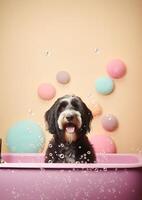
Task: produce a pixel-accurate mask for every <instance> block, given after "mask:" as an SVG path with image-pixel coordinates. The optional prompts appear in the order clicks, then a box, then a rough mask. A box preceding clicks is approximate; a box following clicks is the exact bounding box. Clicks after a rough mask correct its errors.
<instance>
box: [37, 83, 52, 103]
mask: <svg viewBox="0 0 142 200" xmlns="http://www.w3.org/2000/svg"><path fill="white" fill-rule="evenodd" d="M55 95H56V89H55V87H54V86H53V85H51V84H48V83H43V84H41V85H40V86H39V87H38V96H39V97H40V98H41V99H43V100H50V99H52V98H53V97H54V96H55Z"/></svg>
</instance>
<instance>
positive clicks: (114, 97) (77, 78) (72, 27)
mask: <svg viewBox="0 0 142 200" xmlns="http://www.w3.org/2000/svg"><path fill="white" fill-rule="evenodd" d="M95 48H99V49H100V53H99V54H95ZM47 51H48V52H49V55H48V56H47V55H46V52H47ZM113 58H121V59H122V60H124V61H125V63H126V64H127V75H126V76H125V77H124V78H123V79H120V80H116V81H115V85H116V88H115V91H114V92H113V94H111V95H109V96H101V95H99V94H97V93H96V91H95V87H94V83H95V80H96V78H98V77H99V76H102V75H107V73H106V64H107V63H108V61H109V60H111V59H113ZM59 70H67V71H68V72H69V73H70V74H71V82H70V84H68V85H66V86H63V85H60V84H59V83H57V81H56V73H57V72H58V71H59ZM141 74H142V1H141V0H125V1H124V0H119V1H117V0H107V1H106V0H92V1H91V0H86V1H85V0H78V1H73V0H70V1H67V0H56V1H55V0H51V1H49V0H40V1H38V0H0V99H1V103H0V137H2V138H3V140H4V146H3V151H7V149H6V145H5V138H6V133H7V130H8V128H9V127H10V126H11V125H12V124H13V123H15V122H16V121H19V120H23V119H33V120H34V121H36V122H37V123H39V124H40V125H41V126H42V128H43V129H44V131H45V126H44V119H43V115H44V113H45V111H46V110H47V109H48V108H49V107H50V106H51V105H52V104H53V102H54V101H55V99H56V98H57V97H59V96H62V95H64V94H77V95H79V96H81V97H82V99H83V100H84V101H85V102H86V103H87V104H88V105H90V103H91V102H92V101H97V102H99V103H100V104H101V105H102V107H103V113H104V114H105V113H112V114H114V115H116V116H117V118H118V119H119V123H120V126H119V129H117V131H115V132H113V133H107V132H105V131H104V130H103V129H102V127H101V123H100V119H101V117H97V118H96V119H95V120H94V121H93V123H92V133H91V134H94V133H96V134H101V133H105V134H108V135H111V136H112V138H113V139H114V141H115V142H116V145H117V149H118V152H140V151H141V150H142V126H141V125H142V120H141V116H142V109H141V100H142V89H141V87H142V86H141ZM43 82H48V83H52V84H53V85H54V86H55V87H56V89H57V95H56V97H55V98H54V99H53V100H52V101H49V102H45V101H42V100H40V99H39V98H38V96H37V87H38V86H39V84H40V83H43ZM45 134H46V136H47V143H48V141H49V138H50V135H49V134H48V133H47V132H46V131H45Z"/></svg>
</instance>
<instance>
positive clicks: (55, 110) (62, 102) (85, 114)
mask: <svg viewBox="0 0 142 200" xmlns="http://www.w3.org/2000/svg"><path fill="white" fill-rule="evenodd" d="M92 118H93V116H92V113H91V111H90V110H89V108H88V107H87V106H86V105H85V103H84V102H83V101H82V100H81V98H80V97H78V96H74V95H71V96H70V95H66V96H63V97H61V98H59V99H57V101H56V102H55V103H54V105H53V106H52V107H51V108H50V109H49V110H48V111H47V112H46V113H45V120H46V122H47V124H48V130H49V132H50V133H52V134H58V135H60V136H61V135H62V137H64V139H65V141H67V142H70V143H71V142H72V141H76V140H77V138H78V137H79V136H80V135H83V134H86V133H87V132H89V131H90V122H91V120H92Z"/></svg>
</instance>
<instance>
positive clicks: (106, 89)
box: [96, 77, 114, 95]
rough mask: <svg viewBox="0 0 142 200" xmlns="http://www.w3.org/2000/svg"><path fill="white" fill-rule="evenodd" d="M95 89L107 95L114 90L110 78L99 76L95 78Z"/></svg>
mask: <svg viewBox="0 0 142 200" xmlns="http://www.w3.org/2000/svg"><path fill="white" fill-rule="evenodd" d="M96 90H97V92H98V93H100V94H103V95H107V94H110V93H111V92H112V91H113V90H114V83H113V80H112V79H111V78H108V77H100V78H98V79H97V80H96Z"/></svg>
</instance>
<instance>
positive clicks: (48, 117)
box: [44, 103, 57, 134]
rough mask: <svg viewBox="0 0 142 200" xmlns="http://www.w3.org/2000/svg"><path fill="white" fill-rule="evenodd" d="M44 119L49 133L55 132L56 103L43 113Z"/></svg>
mask: <svg viewBox="0 0 142 200" xmlns="http://www.w3.org/2000/svg"><path fill="white" fill-rule="evenodd" d="M44 117H45V121H46V124H47V128H48V130H49V132H50V133H52V134H56V132H57V130H56V126H55V124H56V123H57V122H56V121H55V120H56V103H55V104H54V105H53V106H52V107H51V108H50V109H49V110H48V111H46V113H45V116H44Z"/></svg>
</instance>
